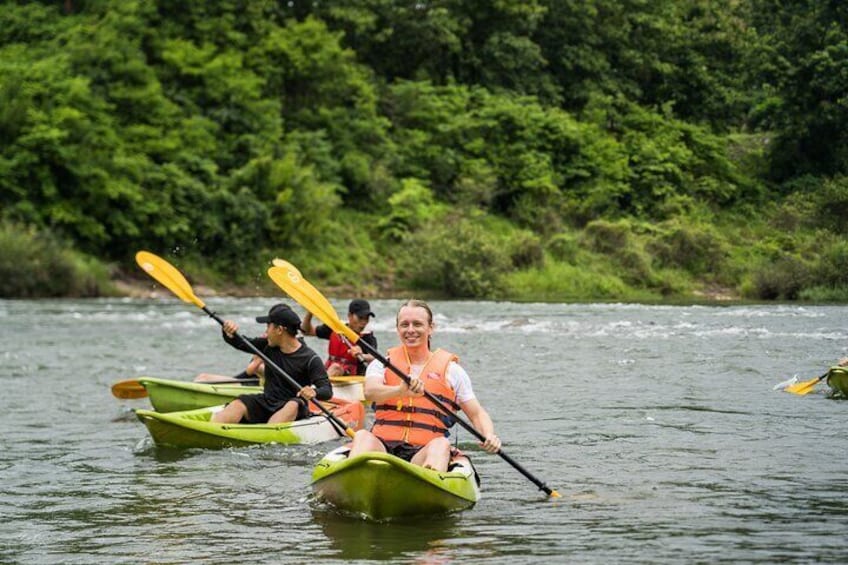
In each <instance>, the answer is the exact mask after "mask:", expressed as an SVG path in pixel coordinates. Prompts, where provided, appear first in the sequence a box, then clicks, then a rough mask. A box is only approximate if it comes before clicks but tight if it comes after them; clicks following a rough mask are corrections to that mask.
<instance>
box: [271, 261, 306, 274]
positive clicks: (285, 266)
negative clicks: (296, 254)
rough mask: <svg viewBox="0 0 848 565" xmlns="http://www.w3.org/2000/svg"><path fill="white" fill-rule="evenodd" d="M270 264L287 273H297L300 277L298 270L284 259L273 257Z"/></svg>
mask: <svg viewBox="0 0 848 565" xmlns="http://www.w3.org/2000/svg"><path fill="white" fill-rule="evenodd" d="M271 264H272V265H274V266H275V267H282V268H283V269H288V270H289V271H291V272H293V273H297V274H298V275H300V271H299V270H298V268H297V267H295V266H294V265H292V264H291V263H289V262H288V261H286V260H285V259H280V258H279V257H274V258H273V259H271ZM301 276H303V275H301Z"/></svg>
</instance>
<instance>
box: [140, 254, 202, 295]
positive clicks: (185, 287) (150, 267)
mask: <svg viewBox="0 0 848 565" xmlns="http://www.w3.org/2000/svg"><path fill="white" fill-rule="evenodd" d="M135 262H136V263H138V266H139V267H141V268H142V269H144V272H145V273H147V274H148V275H150V276H151V277H153V278H154V279H156V282H158V283H159V284H161V285H162V286H164V287H165V288H167V289H168V290H170V291H171V292H173V293H174V294H176V295H177V297H178V298H179V299H180V300H182V301H183V302H189V303H191V304H194V305H195V306H197V307H199V308H203V307H205V306H206V305H205V304H204V303H203V301H202V300H200V299H199V298H198V297H197V296H195V295H194V291H193V290H192V288H191V285H190V284H189V283H188V281H187V280H186V278H185V277H184V276H183V274H182V273H181V272H179V271H178V270H177V268H176V267H174V266H173V265H171V264H170V263H168V262H167V261H165V260H164V259H162V258H161V257H159V256H157V255H154V254H153V253H150V252H149V251H139V252H138V253H136V254H135Z"/></svg>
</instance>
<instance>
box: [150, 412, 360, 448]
mask: <svg viewBox="0 0 848 565" xmlns="http://www.w3.org/2000/svg"><path fill="white" fill-rule="evenodd" d="M222 409H223V406H213V407H206V408H199V409H196V410H183V411H179V412H164V413H163V412H155V411H152V410H142V409H137V410H135V414H136V416H137V417H138V419H139V420H140V421H141V422H142V423H144V425H145V426H146V427H147V430H148V431H149V432H150V436H151V437H152V438H153V441H154V442H155V443H156V444H157V445H164V446H170V447H180V448H190V447H201V448H210V449H220V448H224V447H240V446H245V445H253V444H261V443H279V444H283V445H293V444H304V445H310V444H316V443H321V442H324V441H330V440H334V439H338V438H340V437H344V431H343V430H337V429H336V427H335V426H334V425H333V424H331V423H330V421H329V420H328V419H327V418H326V417H325V416H323V415H316V414H313V416H312V417H310V418H307V419H304V420H296V421H294V422H281V423H278V424H222V423H217V422H212V421H211V417H212V414H214V413H215V412H218V411H220V410H222ZM329 409H330V412H331V413H333V415H335V416H336V417H337V418H339V419H340V420H341V421H343V422H345V423H346V424H347V425H348V426H349V427H351V428H353V429H354V430H357V429H361V428H362V425H363V423H364V419H365V409H364V408H363V406H362V404H361V403H359V402H347V401H333V404H332V405H331V407H330V408H329Z"/></svg>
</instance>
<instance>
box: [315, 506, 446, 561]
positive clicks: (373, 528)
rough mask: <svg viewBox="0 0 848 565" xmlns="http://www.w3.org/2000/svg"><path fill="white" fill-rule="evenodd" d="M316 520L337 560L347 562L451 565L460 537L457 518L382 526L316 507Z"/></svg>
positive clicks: (441, 517)
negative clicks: (454, 549) (407, 561)
mask: <svg viewBox="0 0 848 565" xmlns="http://www.w3.org/2000/svg"><path fill="white" fill-rule="evenodd" d="M312 517H313V520H314V521H315V523H317V524H319V525H320V526H321V530H322V531H323V532H324V534H325V535H326V536H327V538H328V539H329V540H330V542H331V543H332V546H333V548H334V549H335V550H336V551H337V552H338V554H337V555H336V556H337V557H339V558H342V559H346V560H347V559H375V560H379V561H393V560H399V559H404V558H405V559H410V558H413V562H414V563H421V564H433V565H436V564H441V563H447V562H448V561H450V553H451V552H452V551H453V548H452V546H451V543H452V542H451V540H455V539H456V538H457V537H459V535H458V533H459V532H458V526H457V523H458V521H459V516H458V515H456V514H449V515H445V516H438V517H430V518H415V519H413V518H410V519H405V520H402V521H400V520H396V521H392V522H390V523H379V522H372V521H367V520H363V519H360V518H356V517H352V516H345V515H342V514H339V513H338V512H335V511H334V510H332V509H330V508H328V507H326V506H314V507H313V509H312Z"/></svg>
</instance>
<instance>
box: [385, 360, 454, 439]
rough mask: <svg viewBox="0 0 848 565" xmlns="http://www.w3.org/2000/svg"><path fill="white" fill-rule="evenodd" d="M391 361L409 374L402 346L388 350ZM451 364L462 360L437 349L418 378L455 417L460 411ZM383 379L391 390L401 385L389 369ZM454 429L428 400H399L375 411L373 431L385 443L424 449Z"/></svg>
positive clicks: (406, 398) (415, 398)
mask: <svg viewBox="0 0 848 565" xmlns="http://www.w3.org/2000/svg"><path fill="white" fill-rule="evenodd" d="M389 361H390V362H391V364H392V365H394V366H395V367H397V368H398V369H400V370H401V371H402V372H403V373H404V374H406V375H408V374H409V371H410V363H409V357H408V356H407V354H406V350H405V349H404V347H403V346H400V347H393V348H392V349H389ZM451 361H459V358H458V357H457V356H456V355H454V354H453V353H450V352H448V351H445V350H444V349H437V350H436V351H435V352H433V354H432V355H431V356H430V359H428V360H427V363H425V365H424V367H423V368H422V369H421V374H420V375H418V378H419V379H421V381H422V382H423V383H424V388H425V389H426V390H427V392H429V393H430V394H432V395H433V396H435V397H436V398H438V399H439V400H441V401H442V404H444V405H445V406H447V407H448V408H449V409H450V410H451V412H452V413H454V414H455V413H456V412H457V411H458V410H459V405H458V404H457V403H456V391H455V390H453V388H451V386H450V384H449V383H448V379H447V371H448V365H449V364H450V362H451ZM384 378H385V382H386V384H387V385H391V386H395V385H398V384H400V383H401V382H402V381H401V378H400V377H399V376H397V374H395V372H394V371H392V370H391V369H389V368H388V367H386V372H385V376H384ZM451 425H453V421H452V420H451V419H450V418H449V417H448V416H447V415H445V413H444V412H443V411H442V410H441V409H439V408H437V407H436V406H435V405H434V404H433V403H432V402H431V401H430V400H428V399H427V397H425V396H421V397H404V398H401V397H396V398H390V399H388V400H386V401H385V402H384V403H382V404H378V405H377V406H376V407H375V409H374V427H373V428H372V429H371V432H372V433H373V434H374V435H376V436H377V437H378V438H380V439H382V440H383V441H403V442H406V443H408V444H410V445H425V444H427V443H428V442H429V441H430V440H431V439H434V438H437V437H445V436H447V435H448V433H449V432H448V428H449V427H450V426H451Z"/></svg>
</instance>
